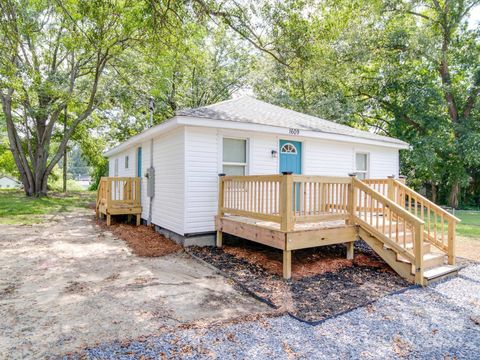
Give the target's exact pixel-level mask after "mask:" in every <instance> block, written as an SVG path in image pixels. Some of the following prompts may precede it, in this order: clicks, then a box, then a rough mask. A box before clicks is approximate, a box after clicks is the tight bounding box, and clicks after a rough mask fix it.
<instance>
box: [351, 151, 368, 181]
mask: <svg viewBox="0 0 480 360" xmlns="http://www.w3.org/2000/svg"><path fill="white" fill-rule="evenodd" d="M357 155H367V160H366V165H367V170H358V169H357ZM354 167H355V174H359V173H361V174H365V179H368V178H370V153H369V152H366V151H356V152H355V157H354Z"/></svg>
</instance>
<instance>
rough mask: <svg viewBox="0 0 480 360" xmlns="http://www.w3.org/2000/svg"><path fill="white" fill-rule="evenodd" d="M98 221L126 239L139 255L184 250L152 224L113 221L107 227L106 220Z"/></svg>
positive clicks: (106, 228) (159, 254)
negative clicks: (138, 224) (136, 224)
mask: <svg viewBox="0 0 480 360" xmlns="http://www.w3.org/2000/svg"><path fill="white" fill-rule="evenodd" d="M98 223H99V224H100V226H101V227H102V228H103V229H104V230H108V231H111V232H112V233H113V234H114V235H115V236H118V237H119V238H120V239H122V240H124V241H125V242H126V243H127V244H128V246H129V247H130V248H131V249H132V251H133V253H134V254H136V255H138V256H145V257H159V256H165V255H168V254H173V253H177V252H180V251H182V247H181V246H180V245H178V244H177V243H176V242H174V241H173V240H170V239H167V238H166V237H165V236H163V235H161V234H159V233H157V232H156V231H155V229H154V228H153V227H152V226H146V225H140V226H135V225H131V224H126V223H113V224H112V225H111V226H109V227H107V226H106V224H105V222H104V221H99V222H98Z"/></svg>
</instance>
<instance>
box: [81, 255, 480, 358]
mask: <svg viewBox="0 0 480 360" xmlns="http://www.w3.org/2000/svg"><path fill="white" fill-rule="evenodd" d="M479 315H480V265H478V264H477V265H470V266H468V267H467V268H465V269H463V270H461V272H460V275H459V276H458V277H457V278H454V279H451V280H446V281H443V282H440V283H437V284H434V285H432V286H429V287H427V288H423V289H422V288H413V289H409V290H407V291H405V292H403V293H400V294H395V295H391V296H387V297H384V298H382V299H380V300H378V301H377V302H375V303H373V304H371V305H369V306H366V307H362V308H358V309H356V310H353V311H351V312H349V313H346V314H343V315H340V316H337V317H335V318H331V319H328V320H326V321H325V322H323V323H321V324H319V325H317V326H311V325H308V324H306V323H302V322H299V321H297V320H295V319H293V318H291V317H289V316H281V317H277V318H270V319H262V320H261V321H251V322H243V323H239V324H229V325H220V326H215V327H212V328H209V329H188V330H180V329H179V330H175V331H174V332H171V333H166V334H162V335H159V336H151V337H149V338H147V339H146V340H143V341H133V342H130V343H128V344H126V345H122V344H121V343H119V342H114V343H109V344H101V345H100V346H98V347H95V348H90V349H86V350H84V351H83V352H82V353H81V354H79V355H78V357H81V356H85V357H86V358H90V359H113V358H115V359H137V358H141V357H142V356H145V357H146V358H158V357H160V356H161V355H162V354H164V355H165V356H166V357H167V358H179V359H201V358H240V359H246V358H248V359H267V358H275V359H291V358H299V359H312V358H315V359H358V358H366V359H369V358H370V359H400V358H403V359H404V358H411V359H444V358H450V359H452V358H458V359H478V358H479V357H480V326H479V325H478V324H476V323H475V321H474V320H473V318H476V317H478V316H479Z"/></svg>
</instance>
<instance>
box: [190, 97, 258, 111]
mask: <svg viewBox="0 0 480 360" xmlns="http://www.w3.org/2000/svg"><path fill="white" fill-rule="evenodd" d="M244 98H252V99H255V100H257V101H261V100H258V99H257V98H254V97H253V96H249V95H242V96H239V97H237V98H231V99H227V100H223V101H219V102H217V103H214V104H210V105H205V106H200V108H211V107H213V106H216V105H220V104H227V103H230V102H234V101H238V100H242V99H244ZM197 109H198V108H197Z"/></svg>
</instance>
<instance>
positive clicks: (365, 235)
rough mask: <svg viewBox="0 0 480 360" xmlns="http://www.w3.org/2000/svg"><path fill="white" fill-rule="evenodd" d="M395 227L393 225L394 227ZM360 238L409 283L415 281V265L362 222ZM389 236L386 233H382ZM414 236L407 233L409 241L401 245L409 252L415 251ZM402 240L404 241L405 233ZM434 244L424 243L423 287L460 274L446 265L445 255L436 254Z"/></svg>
mask: <svg viewBox="0 0 480 360" xmlns="http://www.w3.org/2000/svg"><path fill="white" fill-rule="evenodd" d="M393 225H395V224H393V223H392V226H393ZM359 226H360V229H359V236H360V238H361V239H362V240H364V241H365V242H366V243H367V244H368V245H369V246H370V247H371V248H372V249H373V250H374V251H375V252H376V253H377V254H378V255H379V256H380V257H381V258H382V259H383V260H384V261H385V262H386V263H387V264H388V265H389V266H390V267H391V268H392V269H393V270H395V271H396V272H397V273H398V274H399V275H400V276H402V277H403V278H404V279H406V280H408V281H412V282H413V281H415V264H414V263H413V262H412V261H411V260H410V259H409V258H407V257H405V256H404V255H402V254H400V253H399V252H397V250H396V249H395V248H394V247H393V246H391V245H389V244H387V243H385V242H383V241H382V240H381V238H379V237H378V236H375V234H374V232H372V231H371V230H372V229H371V228H370V229H364V228H363V227H362V224H361V222H360V224H359ZM381 234H382V235H384V236H388V235H387V234H385V233H381ZM412 237H413V234H412V232H411V231H408V230H407V231H406V233H405V238H406V239H407V240H408V241H409V242H407V243H405V244H401V245H402V247H404V248H405V249H408V250H412V249H413V246H414V244H413V242H412ZM401 238H402V239H403V232H402V236H401ZM431 250H432V244H431V243H429V242H428V241H424V242H423V282H422V285H428V284H431V283H432V282H435V281H438V280H441V279H444V278H447V277H451V276H455V275H456V274H457V273H458V267H456V266H453V265H446V264H445V260H446V256H445V254H444V253H434V252H432V251H431Z"/></svg>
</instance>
